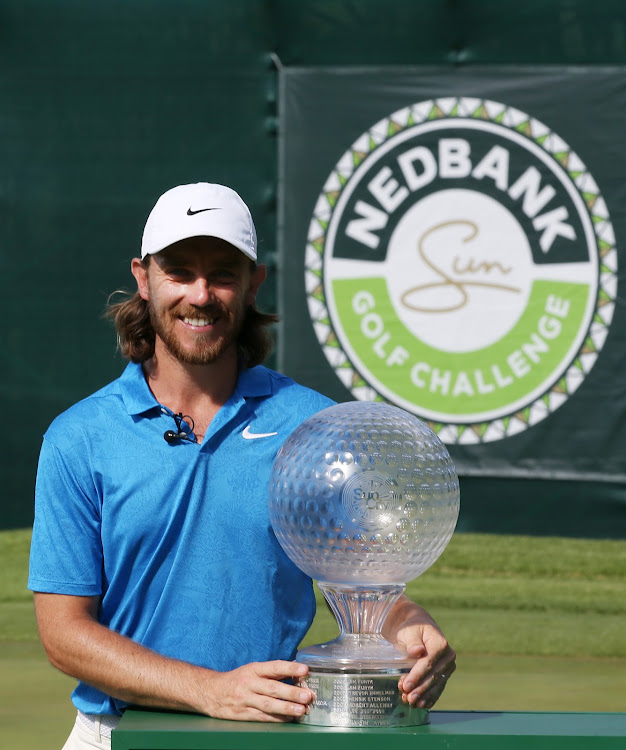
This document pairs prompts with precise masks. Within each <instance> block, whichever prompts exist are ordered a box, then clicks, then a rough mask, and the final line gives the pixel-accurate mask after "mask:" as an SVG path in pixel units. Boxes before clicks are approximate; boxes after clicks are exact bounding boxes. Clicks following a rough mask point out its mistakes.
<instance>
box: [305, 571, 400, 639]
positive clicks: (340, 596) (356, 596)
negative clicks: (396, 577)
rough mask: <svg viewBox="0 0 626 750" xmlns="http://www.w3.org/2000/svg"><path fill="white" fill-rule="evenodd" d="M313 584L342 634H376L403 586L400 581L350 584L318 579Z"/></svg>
mask: <svg viewBox="0 0 626 750" xmlns="http://www.w3.org/2000/svg"><path fill="white" fill-rule="evenodd" d="M317 585H318V586H319V589H320V591H321V592H322V594H323V595H324V598H325V599H326V601H327V602H328V606H329V607H330V609H331V611H332V613H333V614H334V615H335V618H336V619H337V624H338V625H339V632H340V633H341V635H342V636H344V635H349V634H355V635H356V634H371V635H380V634H381V633H382V629H383V625H384V623H385V620H386V619H387V615H388V614H389V612H390V610H391V608H392V607H393V605H394V604H395V603H396V602H397V600H398V598H399V597H400V595H401V594H402V592H403V591H404V589H405V588H406V587H405V585H404V584H403V583H400V584H387V585H376V586H354V585H345V584H338V583H323V582H321V581H318V584H317Z"/></svg>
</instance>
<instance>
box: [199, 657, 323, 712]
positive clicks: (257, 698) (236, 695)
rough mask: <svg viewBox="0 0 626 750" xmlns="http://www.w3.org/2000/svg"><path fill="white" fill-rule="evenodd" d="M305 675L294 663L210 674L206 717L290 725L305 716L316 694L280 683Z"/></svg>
mask: <svg viewBox="0 0 626 750" xmlns="http://www.w3.org/2000/svg"><path fill="white" fill-rule="evenodd" d="M308 671H309V668H308V667H307V666H306V665H305V664H298V662H294V661H266V662H253V663H252V664H245V665H244V666H243V667H239V668H238V669H234V670H233V671H231V672H217V673H213V675H212V679H211V699H210V703H209V706H208V710H207V713H208V714H209V715H210V716H213V717H214V718H216V719H238V720H241V721H271V722H276V721H293V720H294V719H295V718H298V717H299V716H302V715H303V714H304V713H306V712H308V710H309V709H308V707H309V704H311V703H312V702H313V701H314V700H315V693H314V692H313V691H312V690H309V688H306V687H297V686H295V685H288V684H286V683H284V682H282V680H287V679H293V680H295V681H297V680H298V679H301V678H302V677H305V676H306V675H307V674H308Z"/></svg>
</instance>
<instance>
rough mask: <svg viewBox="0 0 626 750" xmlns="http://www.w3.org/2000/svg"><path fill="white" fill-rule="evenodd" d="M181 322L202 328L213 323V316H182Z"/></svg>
mask: <svg viewBox="0 0 626 750" xmlns="http://www.w3.org/2000/svg"><path fill="white" fill-rule="evenodd" d="M183 323H186V324H187V325H189V326H192V327H193V328H203V327H205V326H210V325H213V323H215V318H187V317H184V318H183Z"/></svg>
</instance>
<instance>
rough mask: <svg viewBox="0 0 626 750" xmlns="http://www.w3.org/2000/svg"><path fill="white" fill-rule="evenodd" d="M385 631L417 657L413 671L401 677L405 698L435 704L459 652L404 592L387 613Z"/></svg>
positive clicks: (423, 705) (422, 705) (424, 705)
mask: <svg viewBox="0 0 626 750" xmlns="http://www.w3.org/2000/svg"><path fill="white" fill-rule="evenodd" d="M383 635H384V636H385V638H387V640H389V641H391V642H392V643H393V644H394V645H397V646H401V647H403V648H404V649H406V651H407V653H408V655H409V656H410V657H413V658H415V659H417V661H416V662H415V665H414V667H413V668H412V669H411V671H410V672H409V673H408V674H406V675H403V676H402V677H401V678H400V682H399V686H400V690H401V691H402V699H403V700H404V701H405V702H406V703H409V704H411V705H413V706H419V707H420V708H432V707H433V706H434V704H435V703H436V701H437V700H438V699H439V696H440V695H441V693H442V692H443V690H444V688H445V686H446V683H447V681H448V678H449V677H450V675H451V674H452V673H453V672H454V670H455V669H456V662H455V659H456V654H455V653H454V651H453V650H452V648H451V647H450V645H449V644H448V641H447V640H446V638H445V637H444V635H443V633H442V632H441V630H440V629H439V627H438V626H437V624H436V623H435V621H434V620H433V619H432V617H431V616H430V615H429V614H428V612H427V611H426V610H425V609H423V608H422V607H420V606H419V605H417V604H415V603H414V602H412V601H411V600H410V599H409V598H408V597H407V596H405V595H404V594H403V595H402V596H401V597H400V599H399V600H398V601H397V602H396V604H395V605H394V607H393V609H392V610H391V612H390V613H389V615H388V616H387V619H386V621H385V624H384V627H383Z"/></svg>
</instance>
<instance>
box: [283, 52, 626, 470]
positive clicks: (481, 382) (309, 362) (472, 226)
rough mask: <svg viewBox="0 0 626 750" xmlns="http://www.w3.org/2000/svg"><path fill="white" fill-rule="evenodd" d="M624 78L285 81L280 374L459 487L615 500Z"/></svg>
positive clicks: (624, 344)
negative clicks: (525, 483) (372, 415)
mask: <svg viewBox="0 0 626 750" xmlns="http://www.w3.org/2000/svg"><path fill="white" fill-rule="evenodd" d="M623 76H624V71H623V69H621V68H612V69H607V68H605V69H593V68H588V69H582V68H581V69H555V68H545V69H541V68H533V69H520V68H516V69H508V68H491V67H490V68H488V69H482V70H481V69H473V70H472V71H462V72H455V71H450V70H449V69H429V68H420V69H393V68H392V69H384V68H383V69H359V70H349V71H348V70H342V69H316V70H313V69H286V70H284V71H283V72H282V74H281V88H280V92H281V99H280V106H281V131H280V132H281V151H280V154H281V162H280V178H281V185H280V188H281V190H280V201H281V205H280V208H281V214H282V217H281V221H280V226H281V234H280V237H279V242H280V245H279V246H280V261H281V268H282V269H283V274H282V282H281V286H280V288H279V299H280V303H281V305H282V307H283V309H285V310H288V311H289V317H288V319H287V320H286V321H285V323H284V327H283V331H282V336H281V349H280V353H279V364H280V367H281V369H283V370H284V371H285V372H287V373H288V374H290V375H292V376H293V377H295V378H296V379H298V380H300V381H302V382H305V383H307V384H309V385H311V386H313V387H315V388H318V389H320V390H323V391H325V392H326V393H329V395H331V396H333V397H334V398H336V399H337V400H340V401H343V400H347V399H351V398H357V399H365V400H384V401H388V402H389V403H393V404H395V405H397V406H400V407H402V408H404V409H406V410H408V411H410V412H412V413H414V414H416V415H417V416H418V417H420V418H421V419H424V420H425V421H427V422H428V423H429V424H430V425H431V427H433V429H434V430H435V431H436V432H437V433H438V434H439V435H440V437H441V438H442V439H443V440H444V441H445V442H446V443H447V444H448V445H449V446H450V447H451V451H452V453H453V455H454V457H455V461H456V463H457V467H458V469H459V471H460V473H464V474H466V475H476V476H522V477H532V478H561V479H568V478H570V479H586V480H589V481H594V480H602V481H614V482H623V481H624V480H625V479H626V459H625V458H624V456H625V455H626V450H625V449H626V419H624V416H625V414H624V413H625V411H626V396H624V393H623V389H622V388H621V386H620V385H619V382H620V377H621V372H620V369H619V365H620V364H621V361H622V360H623V356H624V353H626V341H625V340H624V333H623V331H624V330H625V326H624V325H623V321H622V324H621V325H620V320H619V318H620V315H623V314H624V313H623V312H622V311H621V310H620V307H619V304H618V269H619V266H620V261H621V260H622V252H623V251H622V250H621V246H620V238H623V237H624V232H625V230H626V227H625V226H624V224H625V209H624V205H625V203H624V197H625V196H624V186H623V177H622V175H623V173H624V167H625V166H626V158H624V157H623V156H622V154H621V148H620V143H621V139H622V134H623V133H624V132H625V130H626V128H625V126H626V107H625V106H624V104H625V101H624V100H625V99H626V93H625V92H624V91H623V87H622V86H621V84H620V82H621V81H623ZM622 262H623V261H622Z"/></svg>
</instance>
